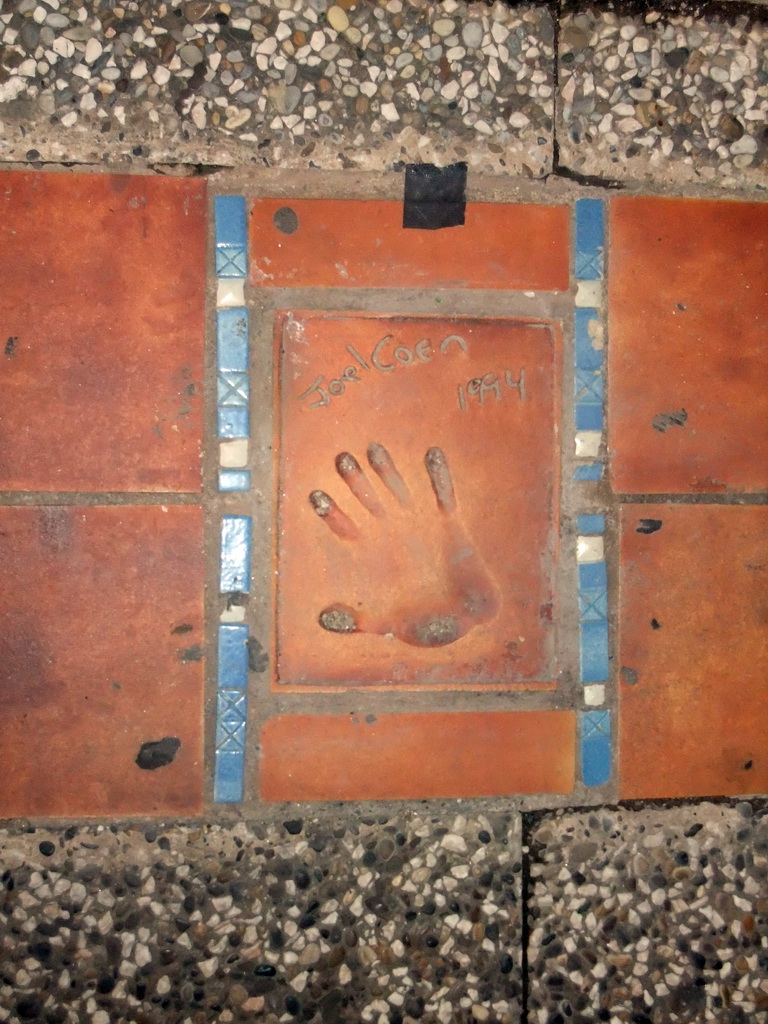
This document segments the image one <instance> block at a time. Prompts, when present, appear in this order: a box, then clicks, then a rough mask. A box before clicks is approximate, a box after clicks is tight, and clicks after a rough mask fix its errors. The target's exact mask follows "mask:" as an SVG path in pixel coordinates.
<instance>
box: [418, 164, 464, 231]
mask: <svg viewBox="0 0 768 1024" xmlns="http://www.w3.org/2000/svg"><path fill="white" fill-rule="evenodd" d="M466 206H467V165H466V164H465V163H458V164H450V165H449V166H448V167H435V165H434V164H406V166H405V196H404V199H403V227H404V228H421V229H422V230H427V231H435V230H437V228H456V227H460V226H461V225H462V224H463V223H464V211H465V209H466Z"/></svg>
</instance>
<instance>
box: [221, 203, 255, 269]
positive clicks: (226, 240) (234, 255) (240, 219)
mask: <svg viewBox="0 0 768 1024" xmlns="http://www.w3.org/2000/svg"><path fill="white" fill-rule="evenodd" d="M213 203H214V217H215V222H216V276H217V277H246V276H247V274H248V225H247V218H246V210H245V198H244V197H243V196H216V197H215V199H214V201H213Z"/></svg>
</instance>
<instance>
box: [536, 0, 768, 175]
mask: <svg viewBox="0 0 768 1024" xmlns="http://www.w3.org/2000/svg"><path fill="white" fill-rule="evenodd" d="M767 41H768V17H766V10H765V8H761V7H748V6H746V5H738V6H737V5H736V4H734V5H733V9H732V12H731V10H729V9H726V8H723V9H721V10H720V11H719V12H718V13H702V12H701V11H700V9H696V10H694V12H693V13H680V14H674V13H671V14H670V13H666V12H665V13H662V12H661V11H660V10H650V11H648V12H647V13H644V14H640V13H635V14H632V13H629V14H624V13H617V12H614V11H610V10H607V11H606V10H601V9H599V8H592V9H586V10H577V11H575V12H568V13H564V14H563V16H562V17H561V19H560V23H559V33H558V57H557V59H558V100H557V107H558V112H557V123H556V135H557V145H558V154H559V163H560V166H561V167H563V168H566V169H568V170H570V171H572V172H576V173H578V174H583V175H594V176H597V177H600V178H605V179H615V180H622V181H624V180H636V181H652V182H654V183H656V184H659V185H679V184H683V183H690V184H694V183H695V184H702V183H705V184H710V185H713V186H718V187H733V186H734V185H736V184H740V185H742V186H747V187H764V186H765V183H766V162H765V161H766V157H768V136H766V130H765V126H766V117H767V116H768V68H767V67H766V64H765V53H766V43H767Z"/></svg>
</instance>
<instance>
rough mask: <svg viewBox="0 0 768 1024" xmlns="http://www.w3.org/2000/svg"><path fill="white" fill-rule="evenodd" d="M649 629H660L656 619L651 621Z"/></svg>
mask: <svg viewBox="0 0 768 1024" xmlns="http://www.w3.org/2000/svg"><path fill="white" fill-rule="evenodd" d="M651 629H661V623H660V622H659V620H658V619H651Z"/></svg>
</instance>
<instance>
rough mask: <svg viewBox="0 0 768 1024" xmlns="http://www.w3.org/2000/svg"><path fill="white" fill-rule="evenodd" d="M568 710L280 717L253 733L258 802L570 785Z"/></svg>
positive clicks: (565, 788) (553, 789) (564, 788)
mask: <svg viewBox="0 0 768 1024" xmlns="http://www.w3.org/2000/svg"><path fill="white" fill-rule="evenodd" d="M575 726H576V720H575V715H574V713H573V712H572V711H520V712H485V713H483V712H477V713H463V714H457V713H442V714H441V713H432V714H401V715H397V714H394V715H392V714H391V715H368V716H362V715H286V716H283V717H279V718H274V719H272V720H271V721H269V722H267V723H266V725H265V726H264V728H263V730H262V733H261V769H260V772H261V775H260V788H261V795H262V798H263V799H264V800H269V801H279V800H282V801H293V800H406V799H423V800H427V799H432V798H437V797H473V796H503V795H506V794H510V793H570V792H571V790H572V789H573V784H574V764H575V747H576V727H575Z"/></svg>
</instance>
